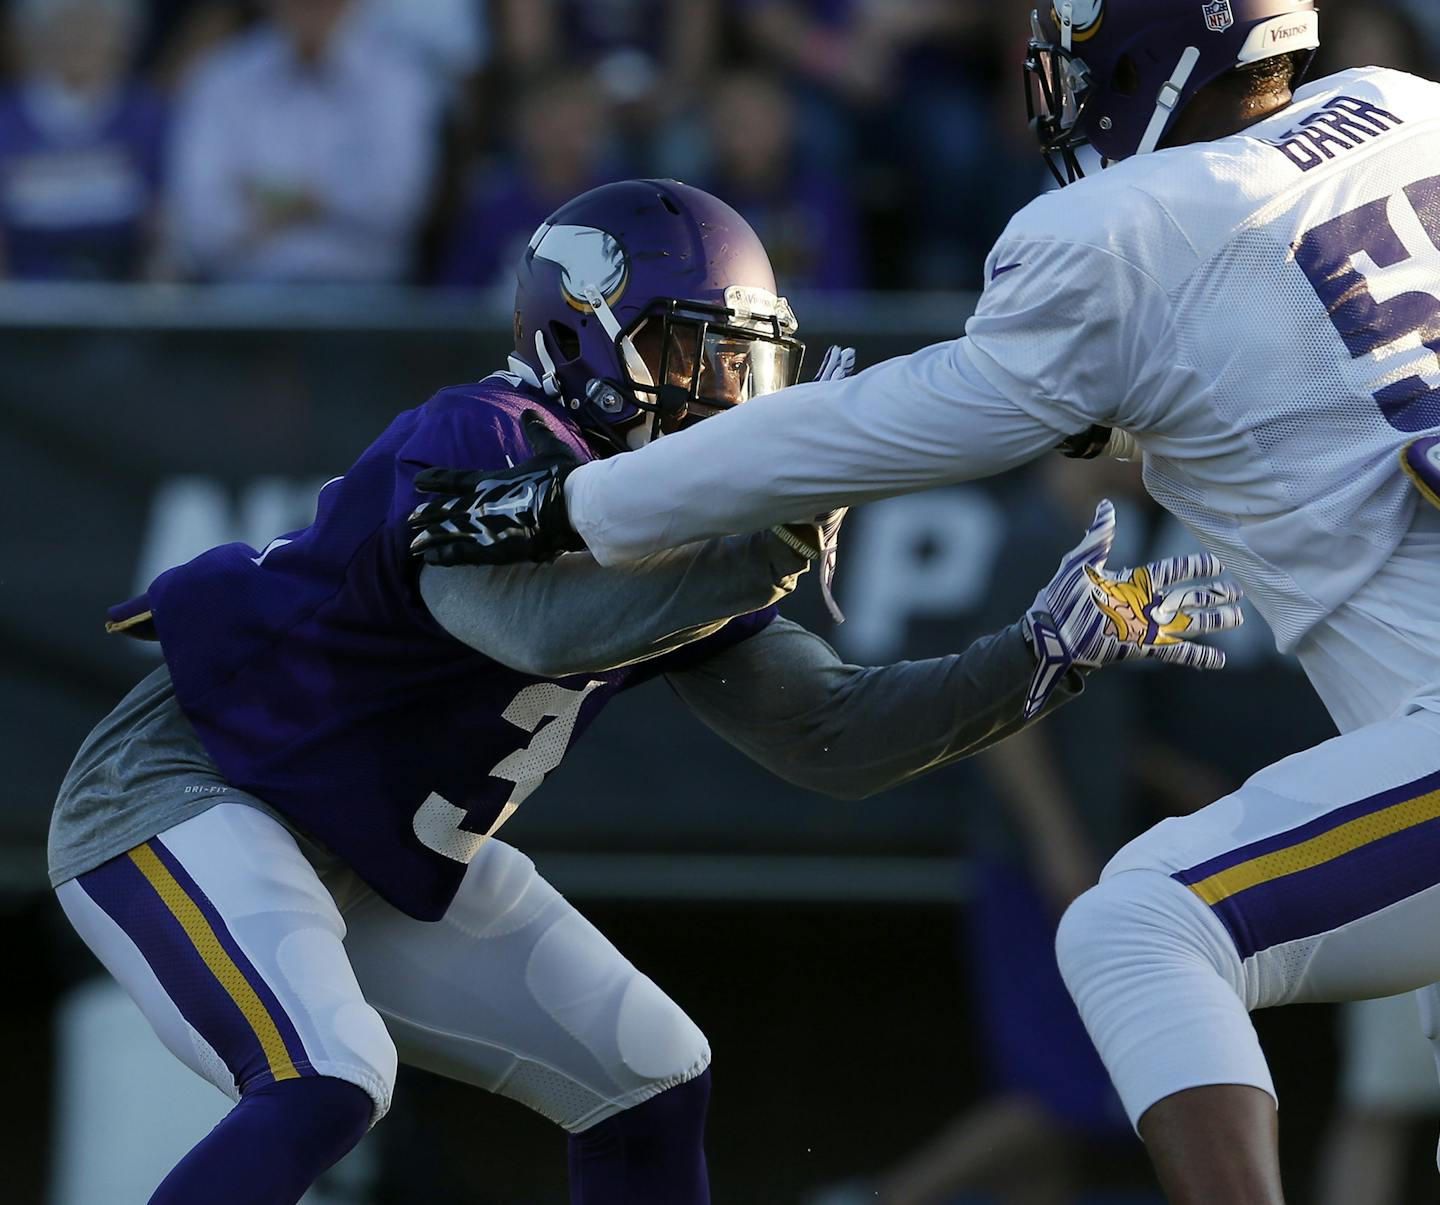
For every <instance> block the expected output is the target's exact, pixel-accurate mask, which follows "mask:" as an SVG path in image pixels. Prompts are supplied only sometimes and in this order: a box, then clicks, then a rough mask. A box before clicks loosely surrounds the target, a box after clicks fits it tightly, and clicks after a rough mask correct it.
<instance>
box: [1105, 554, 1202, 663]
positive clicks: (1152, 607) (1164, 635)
mask: <svg viewBox="0 0 1440 1205" xmlns="http://www.w3.org/2000/svg"><path fill="white" fill-rule="evenodd" d="M1085 573H1086V575H1087V576H1088V577H1089V578H1090V584H1091V585H1092V586H1093V587H1094V591H1095V605H1096V606H1097V607H1099V608H1100V610H1102V611H1103V612H1104V613H1105V615H1106V616H1107V617H1108V618H1109V620H1110V622H1111V623H1112V624H1114V625H1115V639H1116V640H1120V641H1123V642H1125V643H1127V644H1179V643H1180V637H1181V635H1182V634H1183V633H1185V632H1188V631H1189V630H1190V628H1191V626H1192V625H1193V623H1194V620H1193V619H1191V617H1190V616H1189V615H1187V614H1186V613H1185V611H1184V610H1183V608H1182V603H1183V602H1184V601H1185V596H1184V595H1183V594H1170V595H1161V596H1158V597H1157V595H1156V592H1155V584H1154V582H1153V581H1152V580H1151V577H1150V571H1149V570H1148V569H1145V568H1140V569H1136V570H1135V571H1134V573H1133V574H1132V575H1131V577H1130V579H1129V580H1128V581H1117V580H1116V579H1115V578H1111V577H1105V576H1102V575H1101V574H1099V573H1097V572H1096V571H1095V570H1094V569H1093V568H1091V567H1090V566H1088V565H1087V566H1086V567H1085Z"/></svg>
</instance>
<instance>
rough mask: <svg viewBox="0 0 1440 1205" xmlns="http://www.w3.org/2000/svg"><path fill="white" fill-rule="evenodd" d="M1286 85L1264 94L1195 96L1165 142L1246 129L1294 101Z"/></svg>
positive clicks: (1210, 138)
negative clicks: (1278, 89) (1276, 90)
mask: <svg viewBox="0 0 1440 1205" xmlns="http://www.w3.org/2000/svg"><path fill="white" fill-rule="evenodd" d="M1294 99H1295V98H1294V96H1293V95H1292V94H1291V92H1290V89H1288V88H1286V89H1284V90H1282V91H1280V92H1272V93H1269V94H1268V95H1265V96H1227V95H1225V94H1223V93H1222V94H1220V95H1212V96H1197V97H1196V98H1195V100H1194V101H1193V102H1191V104H1190V107H1189V108H1187V109H1186V110H1185V112H1183V113H1182V114H1181V115H1180V118H1179V120H1178V121H1176V123H1175V128H1174V130H1172V131H1171V133H1170V136H1169V137H1168V138H1166V139H1165V145H1166V146H1167V147H1171V146H1189V145H1190V144H1191V143H1195V142H1215V141H1217V140H1218V139H1221V138H1229V137H1230V136H1231V135H1232V134H1238V133H1240V131H1241V130H1248V129H1249V128H1250V127H1251V126H1253V125H1255V124H1256V123H1258V122H1262V121H1264V120H1265V119H1266V118H1267V117H1272V116H1274V115H1275V114H1276V113H1278V112H1280V110H1281V109H1285V108H1288V107H1289V106H1290V104H1291V103H1292V102H1293V101H1294Z"/></svg>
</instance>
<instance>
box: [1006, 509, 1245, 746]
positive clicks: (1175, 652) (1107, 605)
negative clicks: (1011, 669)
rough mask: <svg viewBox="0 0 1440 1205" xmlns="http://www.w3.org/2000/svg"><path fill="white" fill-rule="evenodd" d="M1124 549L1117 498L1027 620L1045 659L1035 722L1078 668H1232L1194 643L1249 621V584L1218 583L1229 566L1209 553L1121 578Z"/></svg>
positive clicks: (1034, 683) (1032, 694) (1036, 684)
mask: <svg viewBox="0 0 1440 1205" xmlns="http://www.w3.org/2000/svg"><path fill="white" fill-rule="evenodd" d="M1114 542H1115V507H1114V506H1113V505H1112V504H1111V503H1110V500H1109V499H1108V498H1107V499H1106V500H1105V501H1103V502H1101V503H1100V505H1099V506H1098V507H1096V508H1095V521H1094V522H1093V523H1091V525H1090V529H1089V530H1088V531H1087V532H1086V533H1085V538H1084V539H1083V540H1081V541H1080V543H1079V544H1078V545H1076V546H1075V548H1074V549H1072V550H1071V552H1070V553H1069V554H1068V555H1066V557H1065V558H1064V559H1063V560H1062V561H1061V562H1060V568H1059V570H1058V571H1057V572H1056V574H1055V577H1054V579H1053V580H1052V581H1051V582H1050V584H1049V585H1047V586H1046V587H1045V588H1044V589H1043V590H1041V591H1040V593H1039V595H1038V596H1037V597H1036V599H1035V604H1034V606H1033V607H1031V609H1030V611H1029V613H1028V614H1027V615H1026V616H1025V635H1026V638H1027V639H1028V640H1029V641H1030V647H1031V648H1032V649H1033V650H1034V652H1035V660H1036V667H1035V676H1034V678H1033V679H1031V682H1030V690H1029V692H1028V693H1027V695H1026V697H1025V711H1024V718H1025V719H1027V720H1030V719H1033V718H1034V717H1035V716H1037V715H1039V714H1040V712H1041V711H1042V710H1044V707H1045V703H1046V701H1047V700H1048V699H1049V698H1050V695H1051V693H1052V692H1053V691H1054V690H1055V687H1056V686H1058V685H1059V684H1060V681H1061V680H1062V679H1063V678H1064V677H1065V675H1066V674H1067V673H1069V672H1070V669H1071V667H1073V666H1082V667H1085V668H1088V669H1097V668H1099V667H1100V666H1102V665H1109V664H1110V663H1112V662H1115V661H1125V660H1127V659H1129V658H1132V657H1149V658H1151V659H1153V660H1156V661H1169V662H1172V663H1174V664H1176V665H1188V666H1190V667H1192V668H1193V669H1221V668H1222V667H1223V666H1224V665H1225V654H1224V653H1222V652H1221V651H1220V650H1219V649H1217V648H1213V647H1211V646H1210V645H1207V644H1198V643H1195V641H1194V638H1195V637H1197V636H1207V635H1210V634H1211V633H1213V632H1227V631H1229V630H1230V629H1232V628H1238V627H1239V626H1240V625H1241V624H1242V623H1244V622H1245V615H1244V612H1242V611H1241V609H1240V599H1241V597H1242V592H1241V590H1240V587H1239V586H1236V585H1234V584H1233V583H1231V582H1227V581H1216V580H1214V579H1216V578H1219V576H1220V574H1221V573H1223V572H1224V566H1223V565H1221V564H1220V562H1219V561H1218V560H1217V559H1216V558H1215V557H1213V556H1210V555H1209V554H1208V553H1197V554H1195V555H1192V556H1182V557H1173V558H1171V559H1170V560H1166V561H1158V562H1156V563H1155V564H1153V565H1146V566H1144V567H1142V568H1140V569H1121V570H1118V571H1114V572H1112V571H1110V570H1107V569H1106V568H1105V562H1106V560H1108V559H1109V556H1110V548H1111V545H1112V544H1113V543H1114ZM1197 583H1198V584H1197Z"/></svg>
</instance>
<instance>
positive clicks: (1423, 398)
mask: <svg viewBox="0 0 1440 1205" xmlns="http://www.w3.org/2000/svg"><path fill="white" fill-rule="evenodd" d="M1427 241H1428V243H1429V244H1430V245H1429V246H1426V243H1427ZM1295 261H1296V263H1298V264H1299V265H1300V268H1301V270H1302V271H1304V273H1305V275H1306V276H1307V277H1309V279H1310V283H1311V284H1312V285H1314V286H1315V292H1316V293H1318V294H1319V296H1320V300H1321V301H1322V302H1324V303H1325V308H1326V309H1327V310H1328V311H1329V313H1330V318H1331V321H1333V322H1334V323H1335V329H1336V330H1337V331H1339V332H1340V337H1341V338H1342V339H1343V340H1344V341H1345V346H1346V347H1347V348H1349V350H1350V355H1351V357H1352V359H1355V360H1361V359H1364V358H1365V357H1367V356H1375V357H1376V369H1377V372H1376V377H1377V383H1378V382H1379V380H1384V381H1385V382H1386V383H1385V384H1383V385H1381V386H1380V387H1379V388H1378V389H1377V390H1376V391H1375V394H1374V397H1375V401H1376V404H1377V405H1379V407H1380V412H1381V413H1382V414H1383V415H1384V416H1385V421H1386V422H1388V423H1389V424H1390V425H1391V426H1392V427H1394V428H1395V429H1396V430H1397V431H1405V432H1408V433H1413V432H1416V431H1426V430H1429V429H1430V428H1432V427H1440V176H1432V177H1430V178H1429V179H1426V180H1420V181H1417V182H1416V183H1414V184H1411V185H1409V186H1408V187H1407V188H1405V189H1404V190H1403V191H1402V192H1400V193H1396V194H1395V195H1394V196H1390V197H1382V198H1381V199H1380V200H1378V201H1372V202H1371V203H1370V204H1368V205H1362V206H1361V207H1360V208H1359V209H1353V210H1351V211H1350V212H1349V213H1345V214H1341V216H1340V217H1338V218H1334V219H1332V220H1331V221H1328V222H1326V223H1325V224H1324V225H1321V226H1317V227H1315V229H1314V230H1312V231H1310V233H1309V234H1307V235H1306V236H1305V237H1304V238H1303V239H1301V241H1300V242H1299V244H1298V245H1297V246H1296V248H1295ZM1422 349H1428V351H1429V352H1431V353H1434V354H1433V355H1431V356H1427V357H1426V359H1427V360H1428V363H1425V364H1424V365H1417V364H1416V362H1415V361H1416V353H1417V352H1420V351H1422ZM1427 375H1428V376H1429V378H1430V380H1427V379H1426V376H1427ZM1431 381H1435V382H1437V383H1436V384H1431V383H1430V382H1431Z"/></svg>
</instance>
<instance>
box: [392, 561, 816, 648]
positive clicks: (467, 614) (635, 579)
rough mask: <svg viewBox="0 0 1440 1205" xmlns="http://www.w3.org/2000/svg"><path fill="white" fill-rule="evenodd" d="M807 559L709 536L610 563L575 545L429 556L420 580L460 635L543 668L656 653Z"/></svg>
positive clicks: (790, 582)
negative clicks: (496, 559) (540, 557)
mask: <svg viewBox="0 0 1440 1205" xmlns="http://www.w3.org/2000/svg"><path fill="white" fill-rule="evenodd" d="M806 567H807V563H806V562H805V561H804V560H803V559H802V558H801V557H799V556H798V555H797V554H796V553H794V552H791V551H790V549H788V548H786V547H785V545H784V544H782V543H781V542H780V541H779V540H778V539H776V538H774V537H773V536H770V535H768V534H766V535H756V536H747V537H736V538H732V539H727V540H713V541H710V542H708V543H704V544H695V545H690V546H687V547H685V548H678V549H674V550H673V551H669V552H665V553H661V554H658V555H656V556H651V557H646V558H645V559H644V560H642V561H639V562H637V563H636V564H634V565H627V566H623V567H621V568H617V569H605V568H602V567H601V566H600V565H598V564H596V562H595V560H594V558H593V557H590V556H588V555H586V554H583V553H576V554H573V555H569V556H564V557H561V558H560V559H559V560H557V561H554V562H551V563H549V564H545V565H513V566H457V567H454V568H448V569H445V568H438V567H436V566H431V565H427V566H426V567H425V568H424V569H423V571H422V572H421V576H420V592H421V594H422V595H423V597H424V599H425V603H426V605H427V606H428V607H429V608H430V612H431V614H432V615H434V617H435V619H436V621H437V622H438V623H439V624H440V625H441V626H442V627H443V628H445V630H446V631H447V632H449V633H450V634H451V635H452V636H454V637H455V638H456V639H457V640H460V641H462V642H463V643H465V644H467V645H469V646H470V647H471V648H474V649H476V650H478V651H479V652H482V653H484V654H485V655H486V656H488V657H491V658H493V659H494V660H496V661H499V662H500V663H501V664H503V665H508V666H510V667H511V668H513V669H518V670H522V671H524V672H526V673H532V674H538V675H542V676H545V677H564V676H566V675H568V674H578V673H594V672H598V671H602V670H608V669H615V668H617V667H618V666H621V665H630V664H633V663H634V662H636V661H643V660H647V659H649V658H651V657H657V656H660V655H661V654H663V653H668V652H671V651H673V650H674V649H677V648H680V647H682V646H683V645H686V644H689V643H691V642H692V641H695V640H698V639H700V638H702V637H704V636H707V635H709V634H711V633H712V632H714V631H717V630H718V629H719V628H720V627H722V626H724V624H725V623H726V622H727V621H728V620H730V619H732V618H734V617H735V616H737V615H748V614H749V613H750V612H752V611H758V610H760V609H761V608H763V607H768V606H770V605H771V604H772V603H775V602H778V601H779V600H780V599H782V598H784V597H785V596H786V595H787V594H789V593H790V591H791V590H793V589H794V587H795V583H796V580H797V578H798V576H799V574H801V573H803V572H804V570H805V569H806Z"/></svg>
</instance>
